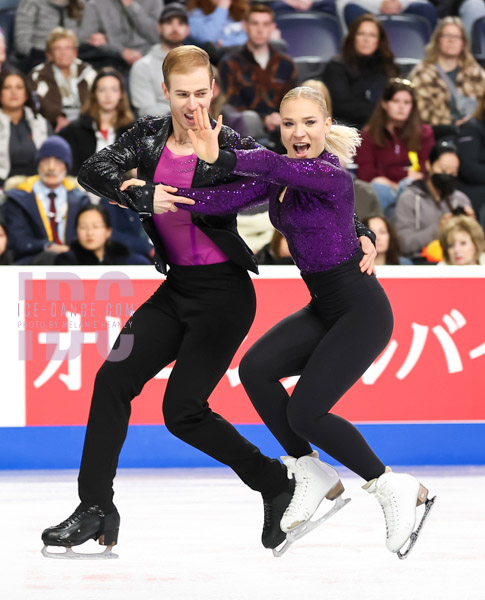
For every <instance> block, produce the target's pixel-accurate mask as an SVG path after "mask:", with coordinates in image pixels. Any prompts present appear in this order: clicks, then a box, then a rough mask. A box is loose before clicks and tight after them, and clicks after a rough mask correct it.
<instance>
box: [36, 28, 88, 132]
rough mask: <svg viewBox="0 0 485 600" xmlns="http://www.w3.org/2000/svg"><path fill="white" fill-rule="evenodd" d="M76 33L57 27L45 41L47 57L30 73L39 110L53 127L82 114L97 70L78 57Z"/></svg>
mask: <svg viewBox="0 0 485 600" xmlns="http://www.w3.org/2000/svg"><path fill="white" fill-rule="evenodd" d="M77 50H78V41H77V37H76V34H75V33H74V32H73V31H71V30H70V29H64V27H55V28H54V29H53V30H52V31H51V33H50V35H49V37H48V38H47V43H46V57H47V61H46V62H45V63H41V64H40V65H37V66H36V67H34V69H33V70H32V71H31V73H30V75H29V83H30V89H31V91H32V93H33V94H34V95H35V97H36V98H37V100H38V102H39V105H40V108H39V110H40V113H41V114H42V115H43V116H44V117H45V118H46V119H47V120H48V121H49V122H50V124H51V125H52V126H53V128H54V130H55V131H56V132H58V131H59V130H60V129H62V128H63V127H65V126H66V125H68V124H69V122H70V121H73V120H74V119H77V117H79V111H80V109H81V105H82V103H83V102H84V101H85V100H86V97H87V95H88V91H89V88H90V87H91V85H92V83H93V81H94V78H95V77H96V71H95V70H94V69H93V67H92V66H91V65H90V64H88V63H85V62H83V61H82V60H80V59H79V58H77Z"/></svg>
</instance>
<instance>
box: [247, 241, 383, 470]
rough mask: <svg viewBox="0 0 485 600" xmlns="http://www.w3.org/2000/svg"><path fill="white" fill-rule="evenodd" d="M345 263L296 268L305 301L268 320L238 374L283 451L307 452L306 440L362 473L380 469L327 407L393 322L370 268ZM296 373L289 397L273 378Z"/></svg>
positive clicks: (368, 359)
mask: <svg viewBox="0 0 485 600" xmlns="http://www.w3.org/2000/svg"><path fill="white" fill-rule="evenodd" d="M361 257H362V254H361V253H360V252H359V253H358V254H357V255H356V256H354V257H353V258H351V259H350V260H349V261H347V262H346V263H344V264H342V265H340V266H338V267H336V268H334V269H331V270H329V271H325V272H322V273H315V274H310V275H303V279H304V280H305V283H306V284H307V287H308V289H309V291H310V293H311V295H312V300H311V302H310V304H308V305H307V306H305V307H304V308H302V309H301V310H299V311H298V312H296V313H294V314H293V315H291V316H289V317H287V318H286V319H284V320H283V321H281V322H280V323H278V324H277V325H275V326H274V327H273V328H272V329H271V330H270V331H268V333H266V334H265V335H264V336H263V337H262V338H261V339H260V340H259V341H258V342H256V343H255V344H254V345H253V346H252V347H251V348H250V349H249V351H248V352H247V354H246V355H245V356H244V358H243V360H242V362H241V365H240V369H239V373H240V378H241V381H242V383H243V385H244V387H245V389H246V391H247V393H248V395H249V397H250V399H251V402H252V403H253V405H254V407H255V408H256V410H257V411H258V413H259V415H260V416H261V418H262V419H263V421H264V422H265V423H266V425H267V426H268V428H269V429H270V430H271V432H272V433H273V435H274V436H275V437H276V438H277V439H278V441H279V442H280V444H281V445H282V446H283V448H284V449H285V451H286V452H287V453H288V454H289V455H291V456H295V457H297V458H298V457H300V456H303V455H305V454H309V453H310V452H311V447H310V445H309V442H310V443H312V444H314V445H315V446H317V447H319V448H321V449H322V450H324V451H325V452H326V453H327V454H329V455H330V456H332V457H333V458H335V459H336V460H338V461H339V462H340V463H342V464H343V465H345V466H346V467H348V468H349V469H351V470H352V471H354V472H355V473H357V474H358V475H360V476H361V477H363V478H364V479H366V480H370V479H373V478H374V477H378V476H379V475H381V474H382V473H383V472H384V469H385V467H384V465H383V463H382V462H381V461H380V460H379V459H378V458H377V456H376V455H375V454H374V452H373V451H372V450H371V448H370V447H369V446H368V444H367V442H366V441H365V440H364V438H363V437H362V435H361V434H360V433H359V431H358V430H357V429H356V428H355V427H354V426H353V425H352V424H351V423H349V422H348V421H346V420H345V419H343V418H342V417H339V416H338V415H335V414H332V413H330V412H329V411H330V410H331V409H332V407H333V406H334V405H335V404H336V403H337V402H338V400H339V399H340V398H341V397H342V396H343V394H345V392H346V391H347V390H348V389H349V388H350V387H352V385H353V384H354V383H355V382H356V381H357V380H358V379H359V377H361V375H362V374H363V373H364V372H365V370H366V369H367V368H368V367H369V366H370V364H371V363H372V362H373V361H374V359H375V358H376V357H377V356H378V355H379V354H380V353H381V352H382V350H383V349H384V348H385V346H386V344H387V343H388V341H389V339H390V336H391V333H392V327H393V317H392V310H391V306H390V304H389V301H388V299H387V296H386V294H385V292H384V290H383V289H382V287H381V285H380V284H379V283H378V281H377V279H376V278H375V276H374V275H371V276H369V275H367V274H362V273H361V272H360V270H359V266H358V263H359V260H360V258H361ZM292 375H300V376H301V377H300V379H299V381H298V383H297V384H296V386H295V388H294V391H293V393H292V395H291V396H290V395H289V394H288V392H287V391H286V390H285V388H284V387H283V385H282V384H281V383H280V379H282V378H284V377H289V376H292Z"/></svg>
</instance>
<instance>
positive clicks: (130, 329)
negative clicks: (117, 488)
mask: <svg viewBox="0 0 485 600" xmlns="http://www.w3.org/2000/svg"><path fill="white" fill-rule="evenodd" d="M255 308H256V300H255V294H254V288H253V284H252V282H251V279H250V277H249V275H248V273H247V272H246V271H244V270H242V269H241V268H239V267H237V266H236V265H234V264H233V263H231V262H226V263H219V264H215V265H206V266H200V267H199V266H195V267H192V266H187V267H181V266H173V267H172V268H171V269H170V271H169V274H168V277H167V280H166V282H165V283H163V284H162V285H161V286H160V288H159V289H158V290H157V291H156V292H155V293H154V294H153V296H152V297H151V298H150V299H149V300H148V301H147V302H145V303H144V304H143V305H142V306H141V307H140V308H139V309H138V310H137V311H136V312H135V314H134V315H133V316H132V318H131V319H130V320H129V321H128V322H127V324H126V325H125V327H124V328H123V330H122V332H121V333H120V336H119V338H118V340H117V342H116V345H115V346H114V347H113V350H112V353H111V354H110V356H109V357H108V359H107V360H106V362H105V363H104V364H103V365H102V367H101V368H100V370H99V372H98V374H97V376H96V381H95V385H94V393H93V398H92V404H91V410H90V414H89V421H88V426H87V430H86V438H85V442H84V451H83V456H82V462H81V469H80V473H79V479H78V483H79V496H80V498H81V501H82V502H83V503H84V504H86V505H93V504H98V505H99V506H100V507H101V508H103V509H104V510H107V511H109V510H111V509H112V506H113V479H114V477H115V474H116V468H117V465H118V457H119V454H120V451H121V448H122V446H123V442H124V440H125V437H126V433H127V429H128V421H129V419H130V414H131V400H132V399H133V398H134V397H135V396H138V395H139V394H140V393H141V391H142V389H143V386H144V385H145V383H146V382H147V381H148V380H150V379H151V378H153V377H154V376H155V375H156V374H157V373H158V372H159V371H160V370H161V369H162V368H163V367H165V366H166V365H168V364H169V363H170V362H172V361H173V360H176V363H175V366H174V368H173V371H172V373H171V375H170V378H169V380H168V383H167V388H166V392H165V396H164V398H163V415H164V419H165V424H166V426H167V428H168V429H169V430H170V431H171V432H172V433H173V434H174V435H175V436H177V437H178V438H180V439H182V440H184V441H185V442H187V443H188V444H190V445H191V446H193V447H195V448H198V449H199V450H201V451H202V452H205V453H206V454H208V455H209V456H212V457H213V458H215V459H217V460H219V461H220V462H222V463H224V464H226V465H228V466H230V467H231V468H232V469H233V470H234V471H235V472H236V473H237V474H238V475H239V477H240V478H241V479H242V480H243V481H244V482H245V483H246V484H247V485H249V486H250V487H251V488H252V489H255V490H259V491H261V492H263V493H279V492H280V491H281V490H282V489H283V488H284V486H285V485H286V480H285V473H284V470H283V468H282V465H281V463H279V461H276V460H272V459H269V458H267V457H265V456H263V455H262V454H261V452H260V451H259V450H258V448H256V447H255V446H254V445H253V444H251V443H250V442H248V441H247V440H246V439H245V438H243V437H242V436H241V435H240V434H239V433H238V432H237V430H236V429H235V428H234V427H233V426H232V425H231V424H230V423H228V422H227V421H226V420H225V419H224V418H223V417H221V416H220V415H218V414H216V413H214V412H213V411H212V410H211V408H210V406H209V404H208V398H209V396H210V394H211V392H212V391H213V389H214V387H215V386H216V385H217V383H218V382H219V380H220V379H221V378H222V376H223V375H224V373H225V371H226V370H227V368H228V367H229V365H230V362H231V360H232V358H233V356H234V354H235V352H236V350H237V348H238V347H239V345H240V343H241V342H242V340H243V339H244V337H245V336H246V335H247V333H248V330H249V328H250V326H251V324H252V322H253V319H254V313H255ZM124 335H132V336H133V337H132V338H125V339H123V336H124ZM128 339H132V340H133V347H132V349H131V351H130V352H129V353H128V355H127V356H126V357H125V358H123V360H116V361H114V360H113V358H115V354H116V351H118V354H119V351H120V349H122V348H123V344H126V342H127V340H128ZM118 358H119V357H118Z"/></svg>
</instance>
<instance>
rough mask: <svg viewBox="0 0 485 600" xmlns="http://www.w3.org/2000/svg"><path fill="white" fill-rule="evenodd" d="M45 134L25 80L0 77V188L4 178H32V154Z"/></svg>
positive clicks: (45, 127) (13, 75) (45, 125)
mask: <svg viewBox="0 0 485 600" xmlns="http://www.w3.org/2000/svg"><path fill="white" fill-rule="evenodd" d="M48 135H49V124H48V122H47V121H46V120H45V119H44V117H42V116H41V115H39V114H36V112H35V110H34V103H33V100H32V97H31V95H30V92H29V91H28V87H27V79H26V77H25V75H24V74H23V73H20V72H14V71H10V72H8V71H7V72H4V73H2V74H1V75H0V186H1V187H3V186H4V184H5V180H6V179H7V178H8V177H12V176H15V175H33V174H34V173H35V172H36V163H35V154H36V152H37V148H39V147H40V146H41V144H42V142H44V141H45V140H46V138H47V136H48Z"/></svg>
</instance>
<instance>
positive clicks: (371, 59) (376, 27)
mask: <svg viewBox="0 0 485 600" xmlns="http://www.w3.org/2000/svg"><path fill="white" fill-rule="evenodd" d="M398 74H399V67H398V66H397V65H396V64H395V63H394V54H393V53H392V50H391V48H390V46H389V40H388V38H387V33H386V30H385V29H384V27H383V25H382V23H381V22H380V21H379V19H377V17H375V16H374V15H363V16H362V17H359V18H358V19H356V20H355V21H354V22H353V23H352V25H351V26H350V28H349V33H348V34H347V36H346V38H345V40H344V43H343V48H342V54H341V55H338V56H335V57H334V58H332V59H331V60H330V61H329V62H328V63H327V65H326V67H325V71H324V73H323V81H324V83H325V84H326V85H327V87H328V89H329V90H330V95H331V97H332V104H333V117H334V118H335V119H337V120H338V121H339V122H342V123H345V124H347V125H354V126H355V127H358V128H359V129H361V128H362V127H363V126H364V125H365V123H367V121H368V120H369V117H370V115H371V113H372V111H373V110H374V107H375V106H376V104H377V102H378V101H379V99H380V97H381V96H382V92H383V90H384V87H385V85H386V83H387V81H388V79H389V78H390V77H395V76H396V75H398Z"/></svg>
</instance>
